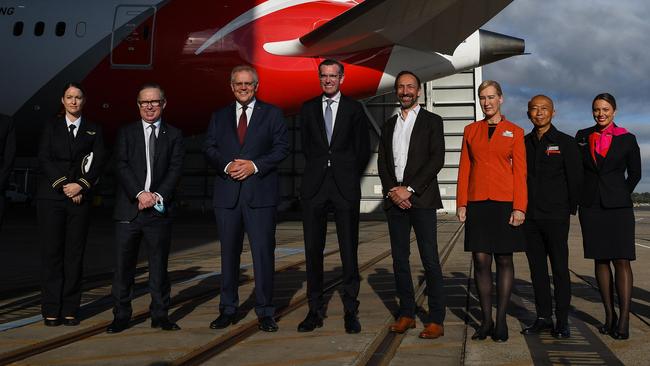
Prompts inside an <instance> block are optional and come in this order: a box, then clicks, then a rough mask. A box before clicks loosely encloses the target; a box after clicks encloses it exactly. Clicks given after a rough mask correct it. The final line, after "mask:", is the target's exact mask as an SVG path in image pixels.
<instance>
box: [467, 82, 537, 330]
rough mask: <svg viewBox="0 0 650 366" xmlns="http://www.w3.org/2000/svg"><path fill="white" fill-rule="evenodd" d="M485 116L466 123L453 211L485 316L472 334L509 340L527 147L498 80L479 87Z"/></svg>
mask: <svg viewBox="0 0 650 366" xmlns="http://www.w3.org/2000/svg"><path fill="white" fill-rule="evenodd" d="M478 97H479V101H480V104H481V109H482V110H483V114H485V119H483V120H481V121H476V122H474V123H471V124H469V125H467V126H466V127H465V130H464V132H463V146H462V150H461V153H460V166H459V169H458V188H457V192H456V207H457V212H456V215H457V216H458V219H459V220H460V221H461V222H465V251H471V252H472V259H473V261H474V280H475V282H476V288H477V290H478V295H479V301H480V303H481V312H482V315H483V320H482V322H481V326H480V327H479V328H478V329H477V330H476V333H474V335H473V336H472V339H479V340H482V339H485V338H486V337H487V336H489V335H491V336H492V339H493V340H494V341H495V342H505V341H507V340H508V325H507V324H506V308H507V306H508V303H509V302H510V294H511V292H512V286H513V282H514V278H515V269H514V266H513V263H512V253H513V252H521V251H523V250H524V247H525V239H524V233H523V230H522V229H521V226H520V225H521V224H522V223H523V222H524V219H525V212H526V205H527V202H528V196H527V191H526V147H525V145H524V130H523V129H522V128H521V127H519V126H517V125H515V124H514V123H512V122H510V121H508V120H507V119H506V118H505V116H504V115H502V114H501V104H502V103H503V93H502V92H501V86H500V85H499V83H497V82H496V81H493V80H486V81H484V82H482V83H481V85H479V87H478ZM492 258H494V261H495V262H496V270H497V276H496V285H497V286H496V287H497V316H496V325H494V323H493V321H492Z"/></svg>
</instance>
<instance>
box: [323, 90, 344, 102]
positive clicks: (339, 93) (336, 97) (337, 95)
mask: <svg viewBox="0 0 650 366" xmlns="http://www.w3.org/2000/svg"><path fill="white" fill-rule="evenodd" d="M328 99H331V100H333V101H334V103H338V102H340V101H341V92H337V93H336V94H335V95H334V96H333V97H331V98H330V97H328V96H326V95H325V94H323V102H325V101H327V100H328Z"/></svg>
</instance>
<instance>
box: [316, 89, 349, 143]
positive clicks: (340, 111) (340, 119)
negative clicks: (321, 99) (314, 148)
mask: <svg viewBox="0 0 650 366" xmlns="http://www.w3.org/2000/svg"><path fill="white" fill-rule="evenodd" d="M346 102H347V101H346V100H345V98H343V95H341V98H339V105H338V106H337V109H336V118H335V119H334V129H333V130H332V141H331V143H330V145H333V144H334V140H335V139H336V135H338V134H337V131H339V130H340V129H342V128H343V127H342V126H341V125H342V124H345V123H347V121H348V118H345V117H346V116H345V111H346V110H347V108H345V107H346V106H345V105H344V104H345V103H346ZM322 110H323V108H321V111H322ZM321 113H322V112H321ZM323 131H325V117H323ZM325 140H326V141H327V135H325Z"/></svg>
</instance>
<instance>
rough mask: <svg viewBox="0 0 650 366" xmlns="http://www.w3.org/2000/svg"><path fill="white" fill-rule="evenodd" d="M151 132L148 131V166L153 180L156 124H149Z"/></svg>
mask: <svg viewBox="0 0 650 366" xmlns="http://www.w3.org/2000/svg"><path fill="white" fill-rule="evenodd" d="M149 128H150V129H151V132H150V133H149V167H150V169H151V171H150V172H149V174H151V179H152V180H153V160H154V156H155V154H156V125H154V124H153V123H152V124H150V125H149Z"/></svg>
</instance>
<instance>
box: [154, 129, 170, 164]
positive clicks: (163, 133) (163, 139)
mask: <svg viewBox="0 0 650 366" xmlns="http://www.w3.org/2000/svg"><path fill="white" fill-rule="evenodd" d="M167 145H168V141H167V126H166V125H165V124H164V123H163V122H161V123H160V131H158V138H157V139H156V150H155V152H154V157H153V162H154V164H155V163H156V162H157V161H158V157H159V156H160V154H161V152H162V151H165V149H167Z"/></svg>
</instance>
